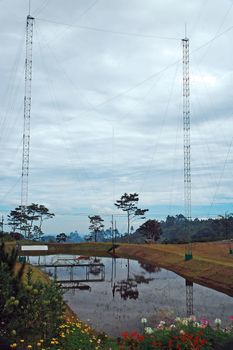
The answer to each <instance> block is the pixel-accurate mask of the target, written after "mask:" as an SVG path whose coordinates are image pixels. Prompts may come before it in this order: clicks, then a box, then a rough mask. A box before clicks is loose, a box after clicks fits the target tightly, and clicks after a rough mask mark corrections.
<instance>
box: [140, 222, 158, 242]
mask: <svg viewBox="0 0 233 350" xmlns="http://www.w3.org/2000/svg"><path fill="white" fill-rule="evenodd" d="M137 232H138V233H140V234H142V235H143V236H145V237H146V238H147V239H149V240H152V241H154V242H155V241H157V240H158V239H159V237H160V235H161V227H160V223H159V222H158V221H157V220H147V221H146V222H144V223H143V224H142V225H141V226H140V227H139V228H138V229H137Z"/></svg>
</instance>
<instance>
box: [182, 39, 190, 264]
mask: <svg viewBox="0 0 233 350" xmlns="http://www.w3.org/2000/svg"><path fill="white" fill-rule="evenodd" d="M182 44H183V135H184V215H185V217H186V219H187V221H186V224H185V231H186V233H187V234H188V229H189V221H190V220H191V164H190V163H191V161H190V100H189V97H190V81H189V39H188V38H187V37H185V38H184V39H182ZM190 259H192V245H191V243H189V244H187V245H186V251H185V260H190Z"/></svg>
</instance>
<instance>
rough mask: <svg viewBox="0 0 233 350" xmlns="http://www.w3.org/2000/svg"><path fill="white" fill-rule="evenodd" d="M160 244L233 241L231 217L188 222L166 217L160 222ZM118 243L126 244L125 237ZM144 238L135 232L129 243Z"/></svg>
mask: <svg viewBox="0 0 233 350" xmlns="http://www.w3.org/2000/svg"><path fill="white" fill-rule="evenodd" d="M160 227H161V235H160V239H159V242H160V243H185V242H189V241H193V242H207V241H218V240H228V239H233V215H232V214H229V215H225V216H219V217H218V218H216V219H198V218H196V219H194V220H192V221H188V220H187V219H186V218H185V217H184V216H183V215H182V214H179V215H176V216H170V215H168V216H167V218H166V220H165V221H163V220H162V221H160ZM119 240H120V241H123V242H127V237H126V236H124V237H121V238H120V239H119ZM144 241H145V237H144V236H143V235H142V234H141V233H139V230H136V231H135V232H134V233H133V234H132V235H131V236H130V242H135V243H142V242H144Z"/></svg>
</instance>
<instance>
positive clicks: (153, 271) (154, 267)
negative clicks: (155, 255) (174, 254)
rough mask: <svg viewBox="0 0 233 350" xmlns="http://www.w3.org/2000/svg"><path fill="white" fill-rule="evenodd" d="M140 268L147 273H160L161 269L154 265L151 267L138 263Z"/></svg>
mask: <svg viewBox="0 0 233 350" xmlns="http://www.w3.org/2000/svg"><path fill="white" fill-rule="evenodd" d="M140 266H141V267H142V268H143V269H144V270H145V271H146V272H149V273H156V272H160V271H161V268H160V267H158V266H156V265H151V264H145V263H140Z"/></svg>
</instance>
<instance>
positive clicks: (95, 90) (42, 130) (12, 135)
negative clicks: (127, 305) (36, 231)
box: [0, 0, 233, 233]
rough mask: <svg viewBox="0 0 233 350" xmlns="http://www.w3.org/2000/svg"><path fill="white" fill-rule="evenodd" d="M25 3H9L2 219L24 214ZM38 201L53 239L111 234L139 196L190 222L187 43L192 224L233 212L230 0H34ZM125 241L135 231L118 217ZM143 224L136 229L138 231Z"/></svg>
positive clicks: (1, 132) (153, 212) (157, 213)
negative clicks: (126, 196) (185, 82)
mask: <svg viewBox="0 0 233 350" xmlns="http://www.w3.org/2000/svg"><path fill="white" fill-rule="evenodd" d="M27 14H28V1H26V0H20V1H19V0H0V46H1V54H0V63H1V64H0V71H1V85H0V154H1V155H0V159H1V162H0V180H1V182H0V183H1V186H0V198H1V200H0V212H1V213H2V214H3V215H4V216H5V218H6V215H7V212H8V211H9V210H10V209H13V208H14V207H15V206H17V205H19V204H20V186H21V163H22V135H23V98H24V61H25V27H26V16H27ZM31 15H32V16H33V17H35V21H34V33H33V78H32V109H31V144H30V176H29V203H31V202H35V203H39V204H44V205H46V206H47V207H48V208H49V209H50V210H51V211H52V212H54V213H55V214H56V216H55V218H54V219H52V220H50V222H49V221H48V222H47V223H46V227H45V231H46V233H49V232H52V233H57V232H58V233H59V232H62V231H65V232H70V231H72V230H75V229H77V230H78V231H81V232H86V231H87V228H88V218H87V216H88V215H90V214H99V215H102V217H103V218H104V220H105V225H106V227H109V226H110V220H111V216H110V215H111V214H112V213H115V214H121V212H120V211H119V210H117V209H114V205H113V203H114V201H115V200H116V199H119V198H120V196H121V195H122V194H123V193H124V192H127V193H131V192H137V193H139V198H140V201H139V206H140V207H141V208H149V209H150V211H149V213H148V215H147V217H148V218H156V219H161V218H165V217H166V216H167V215H168V214H169V215H175V214H178V213H180V212H183V192H184V191H183V129H182V43H181V39H182V38H183V37H184V35H185V33H184V32H185V23H186V25H187V36H188V37H189V39H190V83H191V96H190V100H191V160H192V164H191V169H192V216H193V217H196V216H198V217H209V216H217V215H218V214H223V213H224V212H226V211H228V212H232V211H233V208H232V204H233V198H232V192H233V191H232V190H233V188H232V187H233V186H232V170H233V164H232V148H233V146H232V135H233V133H232V132H233V118H232V111H233V79H232V78H233V59H232V53H233V49H232V41H233V25H232V22H233V2H232V1H230V0H221V1H219V0H188V1H187V0H157V1H154V0H143V1H141V0H127V1H126V0H68V1H67V0H66V1H65V0H34V1H33V0H32V1H31ZM116 219H117V222H118V227H119V229H120V230H121V231H123V232H124V231H125V230H126V222H125V220H123V219H122V218H119V217H116ZM139 224H140V222H139V221H137V222H135V223H134V225H135V227H137V226H138V225H139Z"/></svg>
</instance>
